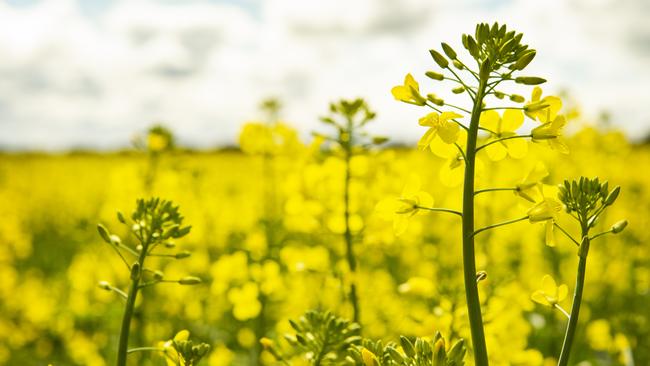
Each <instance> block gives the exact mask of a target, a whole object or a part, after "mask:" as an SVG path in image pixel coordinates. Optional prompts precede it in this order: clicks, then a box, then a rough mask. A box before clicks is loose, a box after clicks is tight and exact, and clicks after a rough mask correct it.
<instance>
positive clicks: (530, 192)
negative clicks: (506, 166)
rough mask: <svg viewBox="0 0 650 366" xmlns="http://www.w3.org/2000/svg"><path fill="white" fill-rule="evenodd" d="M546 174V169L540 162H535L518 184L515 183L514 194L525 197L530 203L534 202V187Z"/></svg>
mask: <svg viewBox="0 0 650 366" xmlns="http://www.w3.org/2000/svg"><path fill="white" fill-rule="evenodd" d="M547 176H548V170H546V167H545V166H544V164H542V163H541V162H538V163H537V164H535V167H534V168H533V169H531V170H530V171H529V172H528V174H527V175H526V177H525V178H524V179H523V180H522V181H521V182H520V183H518V184H516V185H515V188H516V189H517V190H516V191H515V194H516V195H517V196H519V197H521V198H523V199H526V200H528V201H530V202H532V203H535V202H536V199H535V198H533V196H536V194H535V188H536V187H538V186H539V184H540V182H541V180H542V179H544V178H546V177H547Z"/></svg>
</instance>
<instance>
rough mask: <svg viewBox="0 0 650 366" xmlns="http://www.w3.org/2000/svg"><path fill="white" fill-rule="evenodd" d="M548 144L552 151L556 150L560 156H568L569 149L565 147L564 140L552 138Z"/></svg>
mask: <svg viewBox="0 0 650 366" xmlns="http://www.w3.org/2000/svg"><path fill="white" fill-rule="evenodd" d="M548 144H549V146H550V147H551V149H553V150H557V151H558V152H559V153H561V154H565V155H568V154H569V147H568V146H567V145H566V143H565V142H564V140H563V139H562V138H560V137H557V138H554V139H552V140H548Z"/></svg>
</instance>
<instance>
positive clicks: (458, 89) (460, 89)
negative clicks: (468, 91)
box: [451, 86, 465, 94]
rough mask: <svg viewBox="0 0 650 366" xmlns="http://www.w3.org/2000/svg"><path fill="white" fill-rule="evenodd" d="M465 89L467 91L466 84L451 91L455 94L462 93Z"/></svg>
mask: <svg viewBox="0 0 650 366" xmlns="http://www.w3.org/2000/svg"><path fill="white" fill-rule="evenodd" d="M464 91H465V87H464V86H459V87H456V88H453V89H451V92H452V93H454V94H460V93H462V92H464Z"/></svg>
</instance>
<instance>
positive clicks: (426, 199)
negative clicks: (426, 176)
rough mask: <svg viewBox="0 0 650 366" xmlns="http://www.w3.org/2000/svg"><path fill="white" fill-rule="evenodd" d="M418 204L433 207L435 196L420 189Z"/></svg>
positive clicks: (417, 197) (417, 196)
mask: <svg viewBox="0 0 650 366" xmlns="http://www.w3.org/2000/svg"><path fill="white" fill-rule="evenodd" d="M416 200H417V202H418V206H422V207H433V197H431V195H430V194H428V193H427V192H423V191H420V192H418V193H417V194H416Z"/></svg>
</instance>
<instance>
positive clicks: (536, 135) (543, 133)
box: [531, 116, 569, 154]
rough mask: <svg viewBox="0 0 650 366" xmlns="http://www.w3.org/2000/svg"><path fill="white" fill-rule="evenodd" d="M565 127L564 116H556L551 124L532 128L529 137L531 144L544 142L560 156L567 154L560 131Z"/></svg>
mask: <svg viewBox="0 0 650 366" xmlns="http://www.w3.org/2000/svg"><path fill="white" fill-rule="evenodd" d="M564 125H566V118H565V117H564V116H557V117H556V118H555V119H553V120H552V121H551V122H546V123H544V124H543V125H541V126H538V127H535V128H533V130H532V131H531V135H532V136H533V137H532V140H533V142H540V141H546V142H548V145H549V146H550V147H551V149H553V150H557V151H559V152H561V153H562V154H568V153H569V148H568V147H567V146H566V143H565V142H564V140H563V139H562V129H563V128H564Z"/></svg>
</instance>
